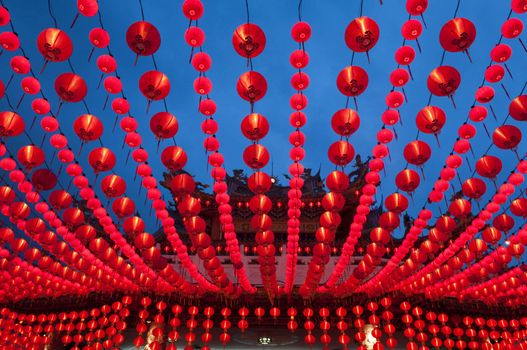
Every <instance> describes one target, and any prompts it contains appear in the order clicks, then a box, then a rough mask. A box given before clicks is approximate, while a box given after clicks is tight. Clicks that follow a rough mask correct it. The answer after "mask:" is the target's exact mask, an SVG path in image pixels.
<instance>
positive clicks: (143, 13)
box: [139, 0, 145, 21]
mask: <svg viewBox="0 0 527 350" xmlns="http://www.w3.org/2000/svg"><path fill="white" fill-rule="evenodd" d="M139 7H140V8H141V18H142V20H143V21H144V20H145V10H144V9H143V0H139Z"/></svg>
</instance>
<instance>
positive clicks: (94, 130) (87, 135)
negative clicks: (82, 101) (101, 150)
mask: <svg viewBox="0 0 527 350" xmlns="http://www.w3.org/2000/svg"><path fill="white" fill-rule="evenodd" d="M73 130H74V131H75V134H77V136H78V137H79V139H81V140H82V141H84V142H89V141H94V140H97V139H98V138H100V137H101V135H102V133H103V130H104V126H103V124H102V122H101V121H100V120H99V118H97V117H96V116H94V115H93V114H83V115H81V116H80V117H78V118H77V119H75V121H74V122H73Z"/></svg>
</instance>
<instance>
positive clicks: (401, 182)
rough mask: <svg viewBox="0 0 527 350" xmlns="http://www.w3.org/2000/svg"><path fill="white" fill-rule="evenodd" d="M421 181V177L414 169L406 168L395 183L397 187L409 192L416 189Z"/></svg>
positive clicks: (398, 175) (396, 178)
mask: <svg viewBox="0 0 527 350" xmlns="http://www.w3.org/2000/svg"><path fill="white" fill-rule="evenodd" d="M420 183H421V179H420V178H419V174H418V173H417V172H416V171H414V170H412V169H404V170H402V171H400V172H399V173H398V174H397V176H396V177H395V184H396V185H397V187H398V188H399V189H400V190H402V191H405V192H408V193H412V192H413V191H415V189H416V188H417V187H419V184H420Z"/></svg>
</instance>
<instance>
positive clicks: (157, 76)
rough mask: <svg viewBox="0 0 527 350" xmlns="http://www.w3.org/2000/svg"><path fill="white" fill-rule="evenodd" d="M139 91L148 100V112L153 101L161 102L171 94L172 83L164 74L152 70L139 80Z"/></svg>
mask: <svg viewBox="0 0 527 350" xmlns="http://www.w3.org/2000/svg"><path fill="white" fill-rule="evenodd" d="M139 91H141V93H142V94H143V96H145V97H146V99H147V100H148V107H147V112H148V109H149V107H150V103H151V102H152V101H159V100H162V99H164V98H165V97H167V96H168V94H169V92H170V81H169V80H168V77H167V76H166V75H165V74H163V73H162V72H160V71H156V70H151V71H148V72H145V73H143V75H141V78H139Z"/></svg>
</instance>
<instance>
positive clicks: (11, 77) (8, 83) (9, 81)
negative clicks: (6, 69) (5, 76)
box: [5, 73, 15, 90]
mask: <svg viewBox="0 0 527 350" xmlns="http://www.w3.org/2000/svg"><path fill="white" fill-rule="evenodd" d="M14 76H15V73H11V76H10V77H9V80H8V81H7V83H6V84H5V89H6V90H7V89H8V88H9V85H10V84H11V81H12V80H13V77H14Z"/></svg>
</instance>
